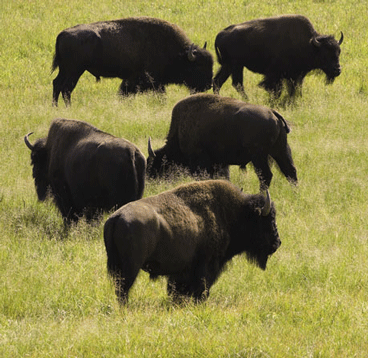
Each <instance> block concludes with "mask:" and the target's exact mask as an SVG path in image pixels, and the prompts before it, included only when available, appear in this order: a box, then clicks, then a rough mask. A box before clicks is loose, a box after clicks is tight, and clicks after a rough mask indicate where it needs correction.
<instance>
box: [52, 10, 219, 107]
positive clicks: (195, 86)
mask: <svg viewBox="0 0 368 358" xmlns="http://www.w3.org/2000/svg"><path fill="white" fill-rule="evenodd" d="M205 47H206V46H204V48H199V47H198V46H196V45H194V44H193V43H192V42H191V41H190V40H189V38H188V37H187V35H186V34H185V33H184V32H183V30H182V29H181V28H179V27H178V26H177V25H174V24H171V23H169V22H167V21H164V20H160V19H155V18H149V17H134V18H126V19H120V20H114V21H102V22H96V23H92V24H86V25H77V26H75V27H72V28H69V29H65V30H63V31H62V32H61V33H60V34H59V35H58V36H57V39H56V46H55V56H54V61H53V66H52V69H53V71H54V70H55V69H56V68H57V67H59V74H58V75H57V77H56V78H55V79H54V81H53V104H54V105H57V103H58V98H59V94H60V92H61V93H62V96H63V98H64V101H65V104H66V105H69V104H70V95H71V92H72V91H73V89H74V88H75V86H76V84H77V82H78V79H79V78H80V76H82V74H83V72H84V71H88V72H90V73H91V74H92V75H94V76H95V77H96V79H97V80H99V79H100V77H101V76H102V77H118V78H121V79H122V80H123V81H122V84H121V86H120V92H121V94H125V95H128V94H135V93H137V92H143V91H147V90H156V91H161V92H163V91H164V88H165V86H166V85H168V84H184V85H186V86H187V87H188V88H189V89H190V91H191V92H203V91H205V90H208V89H210V88H211V86H212V76H213V72H212V67H213V58H212V55H211V54H210V52H208V51H207V50H206V48H205Z"/></svg>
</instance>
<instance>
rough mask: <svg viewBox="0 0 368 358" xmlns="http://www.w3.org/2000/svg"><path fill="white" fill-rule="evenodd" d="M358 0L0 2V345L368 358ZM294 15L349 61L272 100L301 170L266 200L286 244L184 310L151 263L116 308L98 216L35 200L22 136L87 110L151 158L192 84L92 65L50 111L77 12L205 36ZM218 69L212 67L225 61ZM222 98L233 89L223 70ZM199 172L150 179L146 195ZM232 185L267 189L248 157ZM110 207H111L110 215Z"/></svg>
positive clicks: (58, 353)
mask: <svg viewBox="0 0 368 358" xmlns="http://www.w3.org/2000/svg"><path fill="white" fill-rule="evenodd" d="M367 10H368V5H367V3H366V2H364V1H346V0H336V1H327V0H326V1H322V0H319V1H317V0H315V1H312V0H298V1H293V2H291V1H286V0H285V1H283V0H270V1H267V2H259V1H244V0H224V1H217V0H213V1H205V0H199V1H198V0H197V1H192V0H189V1H185V2H176V1H172V0H167V1H163V0H157V1H152V2H151V1H149V2H148V1H143V0H136V1H111V0H105V1H103V2H102V1H95V0H92V1H88V2H86V1H82V0H75V1H71V2H68V3H65V2H64V1H60V0H53V1H50V0H45V1H42V2H33V1H26V0H15V1H7V2H6V1H1V2H0V58H1V61H0V108H1V109H0V148H1V158H2V159H1V172H0V233H1V234H0V235H1V240H0V275H1V280H0V283H1V284H0V356H4V357H137V356H139V357H140V356H142V357H173V356H176V357H364V356H366V352H367V351H368V344H367V340H366V334H367V332H368V324H367V322H368V320H367V315H368V303H367V297H368V290H367V287H368V279H367V264H366V261H367V257H368V245H367V244H368V243H367V241H368V227H367V219H366V218H367V216H368V194H367V192H368V185H367V174H368V161H367V152H368V144H367V143H368V142H367V140H366V137H367V133H368V121H367V119H368V118H367V113H368V112H367V96H368V85H367V83H368V70H367V68H368V46H367V43H368V33H367V31H366V14H367ZM285 13H300V14H304V15H306V16H308V17H309V18H310V19H311V21H312V23H313V24H314V25H315V27H316V29H317V30H318V31H319V32H321V33H328V34H334V35H335V36H336V37H338V36H339V33H340V31H341V30H342V31H343V32H344V35H345V40H344V43H343V45H342V54H341V65H342V67H343V72H342V74H341V76H340V77H338V78H337V79H336V81H335V83H334V84H333V85H332V86H325V84H324V78H323V76H320V75H318V74H311V75H310V76H308V77H307V78H306V80H305V83H304V88H303V90H304V91H303V97H302V98H300V99H298V101H297V103H296V104H295V105H292V106H286V107H280V106H279V105H277V104H276V105H275V106H276V107H277V109H278V110H279V111H280V112H281V113H282V114H283V115H284V117H285V118H286V119H287V120H289V121H290V122H291V125H292V132H291V133H290V135H289V143H290V146H291V148H292V152H293V157H294V162H295V165H296V167H297V170H298V176H299V186H298V187H297V188H292V187H291V186H290V185H289V184H288V183H287V181H286V180H285V178H284V177H283V176H282V175H281V174H279V173H278V171H277V170H276V168H274V169H273V172H274V178H273V181H272V184H271V196H272V199H273V200H274V202H275V205H276V209H277V222H278V228H279V233H280V237H281V240H282V246H281V247H280V249H279V250H278V251H277V252H276V253H275V255H274V256H273V257H272V258H271V259H270V261H269V265H268V269H267V270H266V271H265V272H263V271H261V270H259V269H257V268H256V267H253V266H251V265H249V264H248V263H247V262H246V260H245V258H243V257H237V258H236V259H234V260H233V262H232V264H230V265H229V267H228V270H227V271H226V272H225V273H224V274H223V275H222V276H221V277H220V279H219V280H218V282H217V283H216V284H215V285H214V286H213V288H212V289H211V294H210V297H209V299H208V301H207V302H205V303H204V304H201V305H197V306H196V305H193V304H192V303H188V304H187V305H183V306H176V305H175V304H173V302H171V301H170V299H169V298H168V297H167V295H166V283H165V280H164V279H159V280H158V281H156V282H150V281H149V280H148V275H147V274H145V273H143V272H142V273H141V274H140V275H139V277H138V279H137V281H136V283H135V285H134V286H133V289H132V291H131V297H130V303H129V305H128V306H127V307H124V308H120V307H119V306H118V304H117V302H116V298H115V293H114V289H113V286H112V283H111V281H110V279H109V278H108V275H107V272H106V253H105V249H104V244H103V238H102V230H103V223H104V219H103V220H102V221H101V222H99V223H95V224H94V225H88V224H87V223H85V222H84V221H83V220H82V221H81V222H80V223H79V224H78V225H77V226H74V227H72V228H71V230H70V232H69V234H68V235H67V237H65V235H64V231H63V224H62V219H61V217H60V215H59V213H58V212H57V210H56V209H55V207H54V205H53V204H52V203H51V202H46V203H39V202H38V201H37V198H36V193H35V189H34V184H33V181H32V177H31V167H30V156H29V155H30V153H29V150H28V149H27V148H26V146H25V145H24V143H23V136H24V135H25V134H26V133H28V132H29V131H33V132H34V135H33V137H34V138H39V137H42V136H44V135H46V133H47V130H48V127H49V124H50V122H51V120H52V119H53V118H55V117H65V118H74V119H80V120H85V121H87V122H89V123H92V124H94V125H96V126H97V127H99V128H101V129H102V130H105V131H107V132H110V133H112V134H114V135H117V136H123V137H125V138H127V139H129V140H131V141H132V142H134V143H135V144H136V145H138V146H139V147H140V148H141V149H142V151H143V152H144V153H145V154H147V139H148V137H149V136H151V137H152V140H153V146H154V148H156V147H159V146H161V145H162V144H163V143H164V139H165V135H166V133H167V130H168V127H169V124H170V116H171V110H172V107H173V106H174V104H175V103H176V102H177V101H179V100H180V99H182V98H184V97H185V96H187V95H188V91H187V90H186V89H185V88H182V87H178V86H169V88H168V90H167V94H166V95H165V96H158V95H153V94H148V95H138V96H135V97H132V98H126V99H121V98H119V97H118V96H117V94H116V93H117V89H118V86H119V84H120V81H119V80H117V79H110V80H107V79H102V81H101V82H100V83H96V82H95V80H94V77H93V76H91V75H89V74H87V73H86V74H84V75H83V76H82V78H81V79H80V82H79V83H78V85H77V87H76V89H75V91H74V92H73V95H72V106H71V107H70V108H65V107H64V105H63V103H62V102H61V103H60V105H59V107H58V108H53V107H52V106H51V97H52V79H53V78H54V77H55V75H56V74H51V73H50V71H51V62H52V57H53V51H54V43H55V38H56V36H57V34H58V33H59V32H60V31H61V30H63V29H64V28H66V27H69V26H73V25H75V24H77V23H86V22H93V21H99V20H105V19H115V18H120V17H127V16H137V15H146V16H154V17H160V18H164V19H166V20H169V21H172V22H174V23H177V24H178V25H179V26H181V27H182V28H183V29H184V30H185V31H186V33H187V34H188V35H189V37H190V38H191V39H193V41H194V42H195V43H198V44H200V45H201V44H203V43H204V42H205V41H208V48H209V50H210V51H211V52H212V53H213V54H214V47H213V46H214V38H215V35H216V34H217V32H218V31H220V30H221V29H222V28H224V27H226V26H227V25H229V24H231V23H238V22H242V21H245V20H248V19H252V18H258V17H265V16H271V15H277V14H285ZM217 68H218V65H217V64H216V65H215V70H216V69H217ZM244 76H245V88H246V91H247V93H248V95H249V98H250V101H251V102H253V103H258V104H265V105H268V104H269V101H268V97H267V95H266V93H264V91H263V90H262V89H260V88H258V87H257V83H258V82H259V81H260V76H259V75H256V74H252V73H250V72H249V71H244ZM221 94H222V95H227V96H233V97H238V94H237V93H236V91H235V90H234V89H233V88H232V87H231V84H230V81H228V82H227V83H226V84H225V85H224V87H223V88H222V90H221ZM190 180H191V179H190V178H187V177H178V178H177V179H175V180H172V181H169V182H165V181H158V182H152V181H149V182H148V183H147V186H146V191H145V196H149V195H154V194H156V193H159V192H162V191H164V190H167V189H170V188H172V187H175V186H176V185H178V184H179V183H181V182H184V181H185V182H188V181H190ZM231 181H232V182H234V183H235V184H236V185H238V186H239V187H243V188H244V191H246V192H250V193H254V192H257V191H258V181H257V178H256V176H255V174H254V171H253V169H252V168H249V169H248V171H247V173H246V174H244V173H243V172H241V171H239V169H238V168H236V167H233V168H231ZM106 217H107V215H105V218H106Z"/></svg>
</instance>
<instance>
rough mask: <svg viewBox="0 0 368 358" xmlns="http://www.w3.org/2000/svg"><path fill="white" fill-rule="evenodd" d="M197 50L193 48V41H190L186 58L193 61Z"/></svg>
mask: <svg viewBox="0 0 368 358" xmlns="http://www.w3.org/2000/svg"><path fill="white" fill-rule="evenodd" d="M196 53H197V50H196V49H195V46H194V43H192V44H191V45H190V47H189V49H188V60H189V61H191V62H193V61H194V60H195V59H196V57H197V56H196Z"/></svg>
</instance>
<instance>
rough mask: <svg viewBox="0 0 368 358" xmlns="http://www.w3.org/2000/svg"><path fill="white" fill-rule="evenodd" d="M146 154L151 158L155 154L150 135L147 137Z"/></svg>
mask: <svg viewBox="0 0 368 358" xmlns="http://www.w3.org/2000/svg"><path fill="white" fill-rule="evenodd" d="M148 155H149V156H150V157H153V158H154V157H155V156H156V154H155V152H154V151H153V149H152V144H151V137H149V138H148Z"/></svg>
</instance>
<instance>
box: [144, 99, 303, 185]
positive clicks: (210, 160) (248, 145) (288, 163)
mask: <svg viewBox="0 0 368 358" xmlns="http://www.w3.org/2000/svg"><path fill="white" fill-rule="evenodd" d="M289 132H290V129H289V126H288V125H287V123H286V121H285V120H284V118H283V117H282V116H281V115H280V114H279V113H278V112H276V111H274V110H272V109H269V108H267V107H263V106H257V105H252V104H247V103H245V102H242V101H239V100H236V99H232V98H227V97H221V96H218V95H213V94H198V95H194V96H190V97H188V98H186V99H184V100H182V101H180V102H178V103H177V104H176V105H175V107H174V109H173V112H172V119H171V126H170V130H169V133H168V135H167V139H166V144H165V145H164V146H163V147H162V148H160V149H157V150H156V151H154V150H153V149H152V146H151V142H150V140H149V142H148V152H149V157H148V159H147V171H148V174H149V176H151V177H156V176H162V175H163V174H164V173H165V172H166V171H168V170H170V168H171V166H172V165H173V164H178V165H181V166H184V167H187V168H189V170H190V171H191V173H196V172H197V171H198V170H199V171H201V170H203V171H207V172H208V174H209V175H210V177H211V178H213V177H216V176H222V175H223V174H225V177H226V178H228V177H229V165H240V166H241V167H245V166H246V164H247V163H249V162H252V163H253V166H254V168H255V170H256V173H257V175H258V177H259V179H260V182H261V189H265V188H267V187H268V186H269V185H270V183H271V179H272V172H271V170H270V166H269V157H272V158H273V159H274V160H275V161H276V163H277V164H278V166H279V168H280V170H281V172H282V173H283V174H284V175H285V176H286V178H287V179H288V180H289V181H291V182H295V183H296V182H297V174H296V169H295V166H294V163H293V159H292V156H291V150H290V147H289V145H288V143H287V133H289Z"/></svg>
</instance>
